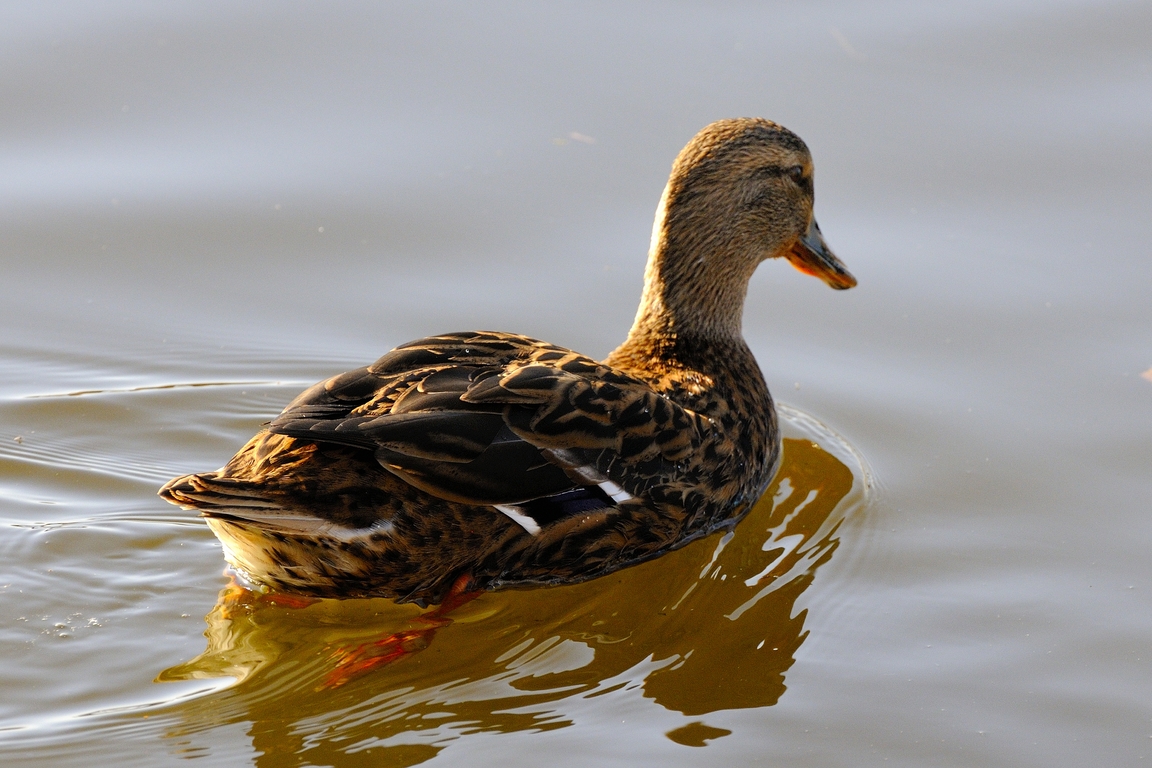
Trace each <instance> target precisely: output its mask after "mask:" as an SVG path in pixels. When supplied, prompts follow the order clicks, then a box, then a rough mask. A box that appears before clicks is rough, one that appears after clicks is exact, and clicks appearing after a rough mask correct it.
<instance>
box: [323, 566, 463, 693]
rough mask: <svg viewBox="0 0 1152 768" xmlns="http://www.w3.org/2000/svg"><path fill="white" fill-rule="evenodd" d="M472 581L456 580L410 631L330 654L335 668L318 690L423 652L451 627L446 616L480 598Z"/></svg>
mask: <svg viewBox="0 0 1152 768" xmlns="http://www.w3.org/2000/svg"><path fill="white" fill-rule="evenodd" d="M473 587H474V584H473V581H472V577H471V576H469V575H467V574H465V575H464V576H461V577H460V578H458V579H456V581H455V583H453V584H452V588H451V589H450V590H448V594H447V595H445V597H444V600H443V601H442V602H441V603H440V604H439V605H438V606H436V607H435V608H433V609H432V610H430V611H428V612H427V613H423V614H421V615H419V616H417V617H416V618H415V620H414V623H415V624H416V625H417V626H415V627H413V628H411V629H405V630H402V631H400V632H393V633H392V634H390V635H386V636H385V637H382V638H380V639H379V640H375V641H373V642H370V643H364V644H362V645H358V646H356V647H355V648H340V649H337V650H336V651H335V652H334V653H333V654H332V656H333V658H334V659H335V660H336V668H335V669H333V670H332V671H331V672H329V673H328V676H327V677H326V678H324V683H323V684H322V685H321V686H320V688H321V689H329V688H339V687H340V686H342V685H344V684H345V683H347V682H348V681H349V680H352V679H353V678H356V677H359V676H360V675H363V674H365V673H367V672H371V671H372V670H373V669H376V668H377V667H382V666H384V665H385V664H391V663H392V662H394V661H398V660H399V659H402V658H404V657H406V656H411V655H412V654H414V653H419V652H420V651H422V650H424V649H425V648H427V647H428V646H429V645H430V644H431V643H432V638H433V637H435V636H436V632H437V630H439V629H440V628H442V627H446V626H448V625H449V624H451V623H452V619H451V618H449V617H448V615H447V614H448V613H450V612H451V611H454V610H456V609H457V608H459V607H460V606H462V605H464V604H465V603H468V602H470V601H472V600H474V599H475V598H477V597H479V596H480V595H481V594H482V591H481V590H476V589H474V588H473Z"/></svg>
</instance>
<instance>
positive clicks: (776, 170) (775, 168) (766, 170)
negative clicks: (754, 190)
mask: <svg viewBox="0 0 1152 768" xmlns="http://www.w3.org/2000/svg"><path fill="white" fill-rule="evenodd" d="M788 171H789V169H788V168H787V167H785V166H783V165H765V166H761V167H760V168H757V169H756V170H755V171H753V172H752V175H753V176H754V177H757V178H762V179H763V178H767V177H769V176H783V175H784V174H786V173H788Z"/></svg>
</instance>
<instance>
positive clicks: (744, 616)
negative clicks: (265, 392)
mask: <svg viewBox="0 0 1152 768" xmlns="http://www.w3.org/2000/svg"><path fill="white" fill-rule="evenodd" d="M861 474H862V472H861ZM862 499H863V493H862V478H857V477H854V475H853V472H852V470H850V469H849V467H848V466H847V465H846V464H845V463H844V461H842V460H841V459H840V458H837V457H836V456H835V455H833V453H831V452H829V451H827V450H825V449H824V448H822V447H821V446H820V445H819V444H818V443H816V442H814V441H813V440H811V439H807V438H786V439H785V440H784V453H783V461H782V465H781V469H780V471H779V472H778V474H777V477H776V479H775V480H774V481H773V484H772V486H771V487H770V488H769V490H768V492H767V493H766V494H765V496H764V497H763V498H762V499H761V500H760V502H759V503H758V504H757V505H756V507H755V508H754V509H753V510H752V511H751V512H750V513H749V515H748V516H747V518H746V519H745V520H744V521H743V522H741V523H740V525H739V526H738V527H737V529H736V530H735V531H734V532H733V533H728V534H726V535H724V536H719V535H717V536H713V537H710V538H708V539H704V540H701V541H697V542H694V543H692V544H690V545H688V546H686V547H684V548H683V549H680V550H678V551H676V552H672V553H669V554H667V555H665V556H663V557H661V558H659V559H657V560H653V561H650V562H648V563H644V564H642V565H639V566H635V567H633V568H628V569H625V570H623V571H620V572H617V573H615V574H612V575H609V576H606V577H602V578H599V579H595V580H593V581H589V582H586V583H583V584H576V585H572V586H565V587H558V588H549V589H534V590H520V591H506V592H497V593H490V594H485V595H483V596H481V597H480V598H478V599H477V600H475V601H473V602H471V603H468V604H466V605H464V606H462V607H460V608H458V609H457V610H456V611H454V612H453V613H452V614H451V619H452V620H451V622H444V623H443V624H442V625H438V626H437V627H436V629H435V632H433V633H428V632H423V633H422V632H421V628H422V627H423V628H426V626H427V625H426V624H425V623H422V619H421V611H420V610H419V609H417V608H414V607H413V606H410V605H396V604H394V603H391V602H390V601H386V600H345V601H336V600H323V601H319V602H315V603H313V604H309V605H307V606H306V607H292V606H286V605H281V604H276V603H268V602H267V601H266V600H265V599H263V598H262V597H261V596H259V595H256V594H254V593H252V592H248V591H246V590H240V589H238V588H235V587H230V588H229V589H226V590H224V591H223V592H222V593H221V599H220V601H219V602H218V603H217V605H216V607H215V608H214V609H213V610H212V612H211V613H210V614H209V615H208V616H207V623H208V630H207V631H206V633H205V635H206V637H207V638H208V648H207V650H205V652H204V653H202V654H201V655H199V656H197V657H196V658H195V659H192V660H191V661H189V662H187V663H184V664H181V665H179V666H176V667H173V668H170V669H168V670H165V671H164V672H162V673H161V674H160V675H159V677H158V678H157V680H158V681H173V680H187V679H192V678H206V677H220V676H231V677H234V678H236V680H237V684H236V685H234V686H232V687H230V688H228V689H226V690H223V691H220V692H217V693H214V694H211V695H209V696H206V697H204V698H201V699H195V700H192V701H186V702H184V703H182V704H181V705H180V706H179V710H180V712H179V715H178V716H177V717H176V722H177V723H178V725H176V726H175V727H174V728H173V729H172V732H171V733H170V736H171V737H172V738H174V739H176V741H177V742H181V743H186V741H187V739H188V737H189V735H190V734H192V733H194V732H196V731H201V730H205V729H211V728H213V727H216V726H219V725H222V724H224V723H240V722H247V723H250V724H251V726H250V727H251V730H250V736H251V738H252V739H253V746H254V747H255V749H256V751H257V753H258V754H262V756H261V757H258V758H257V763H258V764H260V765H271V764H275V765H282V764H296V760H297V759H298V760H304V761H307V762H310V763H314V764H324V763H325V762H329V763H331V762H333V761H334V760H336V761H339V760H343V761H345V762H346V761H347V759H348V755H347V754H345V753H347V752H351V751H356V752H363V751H365V750H370V751H371V753H372V754H373V755H374V761H375V760H379V759H381V758H382V757H383V754H382V750H383V752H384V753H387V754H389V755H390V756H389V757H388V762H392V763H395V764H409V765H414V764H416V763H419V762H422V761H424V760H425V759H428V758H430V757H432V756H433V755H434V754H436V752H437V751H438V749H439V748H437V747H434V746H429V745H427V744H424V745H422V744H414V743H396V742H398V741H402V742H413V741H420V739H418V738H413V734H414V733H416V732H419V731H423V730H427V729H442V728H445V727H448V728H449V730H450V731H455V732H456V733H467V732H475V731H500V732H512V731H520V730H526V729H534V730H546V729H553V728H561V727H564V726H565V725H568V724H570V723H571V722H572V718H573V717H574V715H573V714H572V712H574V711H576V710H578V709H579V708H580V707H579V705H578V702H582V701H587V700H590V699H594V698H596V697H599V696H605V695H609V694H612V693H613V692H615V691H620V690H623V689H628V690H635V689H637V688H639V689H640V690H641V692H642V694H643V695H644V696H646V697H648V698H650V699H652V700H654V701H655V702H656V703H658V704H660V705H661V706H663V707H665V708H666V709H669V710H674V711H677V712H680V713H683V714H684V715H688V716H697V715H703V714H707V713H710V712H714V711H717V710H722V709H741V708H748V707H765V706H771V705H773V704H775V703H776V702H777V701H778V700H779V698H780V696H781V695H782V694H783V693H784V690H785V684H784V674H785V672H786V671H787V670H788V669H789V667H791V666H792V664H793V661H794V659H795V654H796V650H797V649H798V648H799V647H800V645H801V643H802V642H803V641H804V638H805V637H806V633H805V631H804V621H805V618H806V616H807V611H806V610H800V611H799V612H794V611H795V606H796V602H797V600H798V598H799V597H800V595H801V594H803V592H804V590H805V589H807V588H808V586H809V585H810V584H811V583H812V580H813V577H814V575H815V573H816V571H817V569H818V568H819V567H820V566H821V565H822V564H823V563H825V562H827V561H828V560H829V559H830V558H831V557H832V554H833V552H834V551H835V550H836V547H837V545H838V542H839V539H838V538H837V535H836V533H837V530H838V528H839V525H840V523H841V522H842V521H843V519H844V517H845V515H847V514H848V512H849V511H850V510H851V509H852V508H853V507H855V506H857V505H858V504H859V503H860V502H861V501H862ZM405 632H412V633H414V635H413V636H419V638H421V639H418V640H417V641H416V642H415V643H414V645H413V646H412V647H411V648H409V649H408V650H409V652H408V653H407V654H405V655H404V656H402V657H401V658H399V659H398V660H397V661H395V662H394V663H391V664H389V665H387V666H382V667H380V668H378V669H376V670H374V671H372V672H370V673H367V674H364V675H362V676H359V677H354V678H351V679H349V680H347V682H346V684H344V685H340V686H338V687H333V686H331V685H330V684H327V682H326V681H330V679H331V678H330V675H331V674H332V670H333V669H334V668H335V667H336V666H337V665H338V661H339V659H340V658H342V657H344V655H346V653H347V651H348V650H349V649H350V648H355V647H358V646H360V645H362V644H364V643H369V642H371V641H373V640H376V639H378V638H380V637H382V636H386V635H399V634H400V633H405ZM433 635H434V636H433ZM173 714H176V713H173ZM401 734H404V736H401ZM445 738H446V736H445V733H444V732H443V731H440V735H439V739H438V740H437V743H439V744H441V745H442V744H443V743H444V742H445ZM329 753H331V754H329ZM288 755H294V756H296V757H295V758H292V759H288V758H287V756H288ZM342 764H343V763H342Z"/></svg>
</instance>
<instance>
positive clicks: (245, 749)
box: [0, 0, 1152, 768]
mask: <svg viewBox="0 0 1152 768" xmlns="http://www.w3.org/2000/svg"><path fill="white" fill-rule="evenodd" d="M0 43H2V44H0V62H2V63H3V66H2V67H0V105H2V107H3V108H2V109H0V168H3V171H4V172H3V174H0V230H2V236H0V269H2V275H3V279H2V280H0V299H2V301H0V596H2V597H0V762H4V763H5V764H14V765H89V764H109V765H112V764H117V765H166V764H176V763H177V762H178V761H181V760H186V759H191V760H198V761H199V764H202V765H227V766H233V765H258V766H263V767H264V768H268V767H271V766H311V765H316V766H358V765H365V766H367V765H373V766H376V765H416V764H426V765H430V766H437V765H468V766H473V765H477V766H479V765H493V766H496V765H499V766H519V765H524V766H529V765H539V764H540V763H541V762H544V761H547V762H548V763H549V764H551V765H556V766H586V765H621V766H634V765H653V766H656V765H659V766H668V765H672V766H715V765H772V766H779V765H790V766H792V765H794V766H871V765H877V766H879V765H891V766H900V765H902V766H924V765H938V766H973V765H981V766H985V765H995V766H1001V765H1003V766H1081V765H1108V766H1113V765H1114V766H1121V765H1123V766H1129V765H1142V764H1144V763H1145V762H1152V558H1149V556H1148V552H1149V551H1150V550H1152V519H1150V514H1152V258H1150V255H1152V254H1150V253H1149V251H1150V245H1149V244H1150V243H1152V216H1149V211H1150V209H1152V6H1150V5H1149V4H1148V3H1141V2H1119V1H1116V2H1107V1H1105V0H1101V1H1100V2H1091V1H1090V0H1081V1H1079V2H1071V1H1069V2H1063V1H1061V0H1048V1H1047V2H1039V1H1036V2H1030V1H1029V0H1017V1H1015V2H1007V3H1005V2H998V3H993V2H969V3H952V4H934V5H927V4H917V3H904V2H882V3H863V2H827V3H805V4H790V3H771V2H767V3H735V2H734V3H727V4H716V3H709V4H693V3H675V4H667V3H647V4H646V3H611V4H552V5H550V6H549V7H548V9H542V8H539V7H537V6H535V5H530V4H501V5H498V6H489V7H477V6H474V5H469V4H447V3H438V4H422V5H419V6H417V5H409V4H398V3H397V4H392V3H389V4H380V3H352V2H349V3H329V4H324V5H314V4H305V3H292V2H285V3H270V2H269V3H265V2H243V3H165V4H147V3H135V2H103V3H74V4H70V3H57V4H52V5H51V6H41V5H18V4H7V5H6V6H4V7H0ZM740 115H760V116H764V117H769V118H771V119H774V120H777V121H779V122H781V123H783V124H784V125H786V126H788V127H790V128H792V129H793V130H795V131H796V132H797V133H799V134H800V135H801V136H803V137H804V139H805V140H806V141H807V142H808V144H809V146H810V147H811V149H812V152H813V155H814V157H815V161H816V169H817V171H816V174H817V179H818V184H817V192H818V194H817V203H816V212H817V216H818V218H819V221H820V224H821V227H822V229H823V232H824V234H825V236H826V237H827V239H828V241H829V243H830V244H831V245H832V247H833V248H834V249H835V250H836V252H837V253H838V255H839V256H840V257H841V258H842V259H843V260H844V261H845V263H846V264H847V265H848V267H849V268H850V269H851V270H852V271H853V273H854V274H855V275H856V276H857V278H858V279H859V286H858V287H857V288H856V289H854V290H852V291H848V292H834V291H830V290H828V289H827V287H825V286H824V285H822V284H821V283H819V281H816V280H813V279H811V278H808V277H805V276H803V275H800V274H798V273H796V272H795V271H794V270H792V269H790V268H788V266H787V265H785V264H782V263H768V264H764V265H763V266H762V267H761V268H760V270H759V272H758V273H757V275H756V277H755V278H754V279H753V282H752V285H751V287H750V290H749V299H748V307H747V311H746V314H745V321H744V324H745V335H746V337H747V338H748V340H749V343H750V344H751V346H752V348H753V350H754V352H755V353H756V355H757V358H758V360H759V361H760V364H761V367H762V368H763V370H764V372H765V376H766V378H767V379H768V383H769V386H770V387H771V389H772V390H773V392H774V394H775V395H776V397H777V399H778V400H779V401H781V402H782V403H783V404H784V405H783V406H782V408H781V411H782V414H781V415H782V419H783V423H784V427H785V437H786V441H785V457H784V465H783V467H782V469H781V472H780V474H779V476H778V477H777V479H776V481H775V483H774V484H773V486H772V488H770V489H769V492H768V494H766V496H765V497H764V499H763V500H762V501H761V503H760V504H759V505H758V506H757V507H756V509H755V510H754V511H753V512H752V513H751V515H750V516H749V517H748V518H747V519H746V520H745V521H744V522H743V523H742V524H741V525H740V526H739V527H738V528H737V530H736V532H735V534H734V535H733V536H731V537H727V538H725V537H721V536H720V535H717V536H714V537H712V538H709V539H707V540H703V541H699V542H696V543H695V544H693V545H692V546H689V547H686V548H684V549H683V550H680V551H678V552H676V553H673V554H672V555H669V556H667V557H664V558H661V559H659V560H656V561H652V562H649V563H646V564H644V565H642V566H639V567H636V568H633V569H629V570H626V571H623V572H621V573H618V574H615V575H613V576H610V577H606V578H604V579H600V580H596V581H593V582H589V583H587V584H582V585H577V586H573V587H564V588H559V589H539V590H517V591H507V592H501V593H495V594H490V595H485V596H483V597H481V598H480V599H478V600H476V601H474V602H473V603H470V604H469V605H467V606H465V607H464V608H462V609H460V611H459V614H458V615H455V621H454V622H453V623H452V624H451V625H449V626H447V627H445V628H443V629H441V630H440V631H439V632H437V633H436V634H435V636H434V637H432V638H430V639H428V640H427V642H426V647H425V648H423V650H420V651H418V652H416V653H413V654H412V655H411V656H409V657H407V658H405V659H402V660H401V661H399V662H397V663H395V664H392V665H389V666H386V667H382V668H380V669H378V670H375V671H373V672H372V673H370V674H366V675H363V676H360V677H357V678H355V679H352V680H349V681H347V682H346V683H345V684H342V685H334V684H333V680H332V677H331V676H332V674H333V670H334V669H335V668H336V666H337V664H338V660H339V658H341V654H342V653H343V652H345V651H346V650H347V649H350V648H354V647H356V646H357V645H358V644H360V643H364V642H368V641H370V640H373V639H375V638H378V637H380V636H382V635H385V634H388V633H392V632H400V631H405V630H406V629H409V628H411V627H412V626H414V624H413V621H414V617H415V616H416V613H417V610H416V609H414V608H412V607H411V606H396V605H394V604H392V603H390V602H388V601H384V600H354V601H323V602H320V603H317V604H314V605H310V606H307V607H303V608H294V607H291V606H285V605H282V604H276V603H271V602H268V601H266V600H264V599H262V598H261V597H260V596H258V595H255V594H252V593H250V592H245V591H243V590H237V589H235V588H231V587H230V586H229V581H228V578H227V576H226V575H224V574H223V573H222V571H223V565H224V562H223V557H222V555H221V551H220V548H219V545H218V543H217V542H216V540H215V539H214V537H213V536H212V535H211V533H210V532H209V531H208V529H207V527H206V526H205V525H204V524H203V522H202V521H201V520H199V519H198V518H197V517H196V516H195V515H193V514H192V513H189V512H185V511H182V510H179V509H176V508H175V507H172V506H169V505H168V504H166V503H164V502H163V501H162V500H160V499H159V498H157V497H156V495H155V492H156V490H157V488H158V487H159V486H160V485H161V484H162V483H163V482H165V481H166V480H168V479H169V478H171V477H173V476H175V475H179V474H184V473H187V472H192V471H201V470H207V469H211V468H214V467H217V466H219V465H221V464H222V463H223V462H224V461H225V460H226V459H227V458H228V457H229V456H230V455H231V454H232V453H233V452H234V451H235V450H236V449H237V448H238V447H239V446H240V445H241V444H242V443H243V442H244V441H245V440H246V439H247V438H248V437H249V436H250V435H251V434H252V433H254V432H255V431H256V430H257V429H258V428H259V426H260V425H261V424H262V423H263V422H265V421H267V420H269V419H270V418H271V417H273V416H274V415H275V414H276V413H277V412H278V411H279V410H280V409H281V408H282V407H283V406H284V405H285V404H286V403H287V402H288V401H289V400H290V399H291V398H292V397H293V396H294V395H295V394H296V393H297V392H298V391H299V390H301V389H302V388H304V387H305V386H308V385H309V384H311V383H313V382H314V381H316V380H319V379H322V378H325V377H327V376H329V375H332V374H334V373H337V372H340V371H342V370H347V369H349V368H353V367H357V366H359V365H363V364H365V363H367V362H369V361H371V360H374V359H375V358H376V357H378V356H379V355H380V354H382V353H383V352H385V351H387V350H388V349H390V348H391V347H393V346H395V345H397V344H400V343H403V342H405V341H407V340H410V339H413V338H418V337H420V336H424V335H428V334H432V333H437V332H444V331H453V330H459V329H467V328H494V329H502V330H509V331H517V332H521V333H526V334H529V335H532V336H536V337H540V338H545V339H548V340H550V341H553V342H556V343H559V344H563V345H566V346H569V347H572V348H575V349H578V350H580V351H582V352H585V353H587V354H591V355H594V356H603V355H605V354H607V353H608V352H609V351H610V350H611V349H612V348H613V347H614V346H615V345H616V344H617V343H618V342H619V341H620V340H621V339H622V338H623V336H624V334H625V332H626V331H627V329H628V327H629V325H630V322H631V319H632V315H633V313H634V311H635V306H636V302H637V300H638V297H639V291H640V284H641V279H642V271H643V265H644V258H645V254H646V250H647V241H648V236H649V233H650V227H651V217H652V213H653V211H654V209H655V206H656V202H657V200H658V197H659V194H660V191H661V189H662V187H663V184H664V181H665V179H666V175H667V172H668V168H669V166H670V164H671V161H672V159H673V157H674V156H675V154H676V152H677V151H678V150H679V149H680V147H681V146H683V144H684V143H685V142H686V141H687V140H688V139H689V138H691V136H692V135H693V134H694V133H695V132H696V131H697V130H698V129H699V128H701V127H702V126H704V125H705V124H707V123H709V122H711V121H712V120H715V119H717V118H720V117H730V116H740Z"/></svg>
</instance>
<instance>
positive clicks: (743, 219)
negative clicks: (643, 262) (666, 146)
mask: <svg viewBox="0 0 1152 768" xmlns="http://www.w3.org/2000/svg"><path fill="white" fill-rule="evenodd" d="M812 170H813V169H812V156H811V154H810V153H809V152H808V147H807V146H806V145H805V144H804V142H803V141H802V140H801V139H800V137H799V136H797V135H796V134H794V133H792V132H791V131H789V130H788V129H787V128H784V127H783V126H780V125H777V124H776V123H773V122H770V121H768V120H763V119H760V118H739V119H733V120H720V121H718V122H715V123H712V124H711V125H709V126H707V127H706V128H704V129H703V130H702V131H700V132H699V133H698V134H696V136H695V137H694V138H693V139H692V141H690V142H689V143H688V145H687V146H686V147H684V149H683V150H682V151H681V152H680V154H679V156H677V158H676V161H675V162H674V163H673V165H672V173H671V176H670V178H669V179H668V185H667V186H666V187H665V189H664V194H663V196H662V197H661V200H660V206H659V208H658V209H657V212H656V221H655V223H654V225H653V230H652V246H651V249H650V251H649V257H648V267H647V270H646V272H645V290H644V297H643V299H642V301H641V306H640V311H639V312H638V314H637V318H636V321H637V325H635V326H634V327H633V331H634V332H636V331H638V330H641V326H645V327H647V328H648V329H649V330H655V329H656V328H662V329H663V332H665V333H669V332H670V333H684V332H691V333H693V334H694V335H698V334H704V335H715V334H723V335H730V334H732V333H735V334H739V332H740V319H741V316H742V314H743V305H744V296H745V293H746V292H747V287H748V280H749V279H750V278H751V276H752V273H753V272H754V271H755V270H756V267H757V266H758V265H759V264H760V263H761V262H762V261H764V260H766V259H771V258H781V257H782V258H785V259H787V260H788V261H789V262H791V263H792V265H793V266H795V267H796V268H797V269H799V270H800V271H801V272H804V273H807V274H810V275H814V276H816V277H819V278H821V279H822V280H824V282H825V283H827V284H828V285H830V286H831V287H833V288H836V289H845V288H851V287H852V286H854V285H856V278H854V277H853V276H852V275H851V273H849V272H848V270H847V269H846V268H845V266H844V264H843V263H841V262H840V260H839V259H838V258H836V256H835V254H833V253H832V250H831V249H830V248H829V247H828V245H827V244H826V243H825V242H824V238H823V236H822V235H821V234H820V227H819V226H818V225H817V224H816V218H815V216H814V215H813V210H812V207H813V199H814V197H813V196H814V185H813V180H812Z"/></svg>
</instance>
